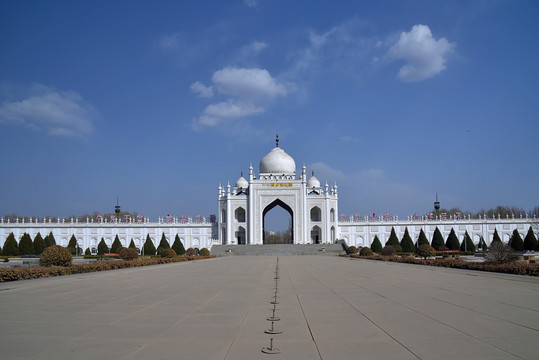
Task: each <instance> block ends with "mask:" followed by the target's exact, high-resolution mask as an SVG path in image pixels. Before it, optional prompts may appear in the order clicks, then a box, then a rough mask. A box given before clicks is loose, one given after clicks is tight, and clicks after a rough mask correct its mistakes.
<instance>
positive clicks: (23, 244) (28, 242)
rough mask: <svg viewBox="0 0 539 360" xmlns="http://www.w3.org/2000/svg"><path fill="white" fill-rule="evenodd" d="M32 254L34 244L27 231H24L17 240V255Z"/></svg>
mask: <svg viewBox="0 0 539 360" xmlns="http://www.w3.org/2000/svg"><path fill="white" fill-rule="evenodd" d="M33 254H34V244H33V243H32V238H31V237H30V235H29V234H28V233H24V234H23V236H22V237H21V241H19V255H33Z"/></svg>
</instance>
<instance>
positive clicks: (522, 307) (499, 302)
mask: <svg viewBox="0 0 539 360" xmlns="http://www.w3.org/2000/svg"><path fill="white" fill-rule="evenodd" d="M497 303H498V304H502V305H508V306H513V307H516V308H519V309H524V310H529V311H534V312H539V310H535V309H532V308H528V307H525V306H518V305H515V304H509V303H505V302H502V301H497Z"/></svg>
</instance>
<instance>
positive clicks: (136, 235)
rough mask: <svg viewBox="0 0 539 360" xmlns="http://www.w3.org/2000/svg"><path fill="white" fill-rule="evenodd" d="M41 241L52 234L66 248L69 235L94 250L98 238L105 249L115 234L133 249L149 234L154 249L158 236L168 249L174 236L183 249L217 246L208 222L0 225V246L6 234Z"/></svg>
mask: <svg viewBox="0 0 539 360" xmlns="http://www.w3.org/2000/svg"><path fill="white" fill-rule="evenodd" d="M38 232H39V233H40V234H41V236H42V237H43V238H44V237H45V236H46V235H49V233H51V232H52V234H53V236H54V239H55V241H56V244H58V245H62V246H67V245H68V243H69V240H70V239H71V237H72V236H73V235H75V238H76V239H77V243H78V246H79V247H81V248H82V249H83V250H85V249H86V248H90V249H91V250H92V249H96V250H97V245H98V244H99V242H100V241H101V239H104V240H105V243H106V244H107V246H109V247H110V246H111V245H112V243H113V241H114V239H115V237H116V235H118V238H119V240H120V242H121V243H122V245H123V246H125V247H128V246H129V244H130V242H131V240H133V241H134V243H135V246H136V247H137V248H139V249H142V247H143V245H144V242H145V241H146V237H147V236H148V235H150V238H151V239H152V242H153V244H154V246H155V247H156V248H157V246H158V245H159V243H160V241H161V237H162V236H163V234H165V237H166V239H167V241H168V242H169V244H170V245H171V246H172V244H173V243H174V240H175V238H176V235H178V236H179V238H180V240H181V242H182V243H183V246H184V247H185V248H186V249H187V248H190V247H192V248H198V249H201V248H208V249H210V248H211V247H212V245H213V244H215V243H217V241H218V240H217V224H216V223H212V222H200V223H196V222H187V223H179V222H175V223H166V222H155V223H152V222H145V223H76V222H70V223H53V222H32V223H30V222H26V223H5V222H4V223H1V224H0V247H4V242H5V241H6V238H7V237H8V235H9V234H10V233H13V235H14V236H15V239H16V240H17V242H19V241H20V239H21V237H22V236H23V234H24V233H28V234H29V235H30V237H31V238H32V239H34V238H35V237H36V235H37V233H38Z"/></svg>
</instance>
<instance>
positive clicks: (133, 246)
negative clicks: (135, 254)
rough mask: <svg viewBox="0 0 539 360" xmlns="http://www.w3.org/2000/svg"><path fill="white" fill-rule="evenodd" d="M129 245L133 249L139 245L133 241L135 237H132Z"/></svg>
mask: <svg viewBox="0 0 539 360" xmlns="http://www.w3.org/2000/svg"><path fill="white" fill-rule="evenodd" d="M129 247H130V248H131V249H136V248H137V246H136V245H135V242H134V241H133V239H131V242H130V243H129Z"/></svg>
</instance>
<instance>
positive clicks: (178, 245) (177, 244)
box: [172, 234, 185, 255]
mask: <svg viewBox="0 0 539 360" xmlns="http://www.w3.org/2000/svg"><path fill="white" fill-rule="evenodd" d="M172 249H173V250H174V251H176V254H178V255H184V254H185V247H184V246H183V244H182V241H181V240H180V237H179V236H178V234H176V237H175V238H174V244H172Z"/></svg>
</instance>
